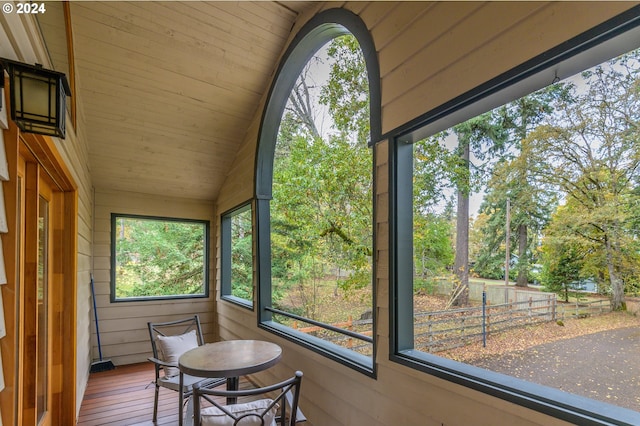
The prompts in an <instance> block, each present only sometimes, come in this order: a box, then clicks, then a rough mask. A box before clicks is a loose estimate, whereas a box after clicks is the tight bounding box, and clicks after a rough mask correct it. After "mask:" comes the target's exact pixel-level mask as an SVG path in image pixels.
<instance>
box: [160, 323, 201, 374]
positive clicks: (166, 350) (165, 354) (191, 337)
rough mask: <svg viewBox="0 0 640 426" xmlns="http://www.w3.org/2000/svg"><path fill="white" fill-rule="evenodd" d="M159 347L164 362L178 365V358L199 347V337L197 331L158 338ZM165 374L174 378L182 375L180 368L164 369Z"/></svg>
mask: <svg viewBox="0 0 640 426" xmlns="http://www.w3.org/2000/svg"><path fill="white" fill-rule="evenodd" d="M158 346H159V347H160V352H162V360H163V361H165V362H170V363H173V364H175V365H178V358H180V355H182V354H183V353H185V352H186V351H188V350H190V349H193V348H197V347H198V336H197V335H196V331H195V330H191V331H190V332H188V333H185V334H179V335H177V336H158ZM164 374H165V375H166V376H167V377H173V376H177V375H178V374H180V370H178V367H164Z"/></svg>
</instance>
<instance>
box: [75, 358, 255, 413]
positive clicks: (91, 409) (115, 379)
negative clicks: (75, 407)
mask: <svg viewBox="0 0 640 426" xmlns="http://www.w3.org/2000/svg"><path fill="white" fill-rule="evenodd" d="M153 378H154V372H153V364H151V363H141V364H131V365H124V366H118V367H116V368H115V369H114V370H111V371H102V372H99V373H91V375H90V376H89V383H88V384H87V390H86V391H85V394H84V399H83V401H82V405H81V407H80V415H79V416H78V423H77V424H78V425H79V426H98V425H110V426H132V425H141V426H151V425H153V424H154V423H153V422H152V421H151V419H152V418H153V393H154V386H153V384H151V382H152V381H153ZM248 386H251V384H250V383H249V381H248V380H247V379H246V378H242V379H241V380H240V387H241V388H244V387H248ZM177 424H178V393H177V392H174V391H171V390H168V389H162V388H160V399H159V402H158V422H157V423H156V425H177Z"/></svg>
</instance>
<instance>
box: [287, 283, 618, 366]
mask: <svg viewBox="0 0 640 426" xmlns="http://www.w3.org/2000/svg"><path fill="white" fill-rule="evenodd" d="M610 310H611V304H610V302H609V300H604V299H603V300H596V301H593V302H579V303H558V301H557V299H556V295H555V294H551V293H538V297H537V298H536V299H534V298H533V297H529V299H528V300H520V301H515V302H509V303H499V304H492V303H490V302H489V301H487V300H486V298H485V303H484V305H483V306H476V307H470V308H460V309H448V310H444V311H430V312H418V313H415V314H414V342H415V348H416V349H418V350H422V351H425V352H432V353H434V352H440V351H444V350H448V349H453V348H456V347H460V346H464V345H468V344H470V343H475V342H478V341H480V342H482V341H486V339H488V338H489V337H490V336H491V335H492V334H496V333H500V332H504V331H507V330H510V329H513V328H516V327H525V326H527V325H532V324H537V323H543V322H550V321H558V320H566V319H570V318H583V317H587V316H591V315H598V314H603V313H606V312H609V311H610ZM372 323H373V320H371V319H364V320H353V319H352V318H351V317H349V319H348V320H347V321H344V322H340V323H334V324H329V325H330V326H331V327H334V328H340V329H344V330H349V331H354V332H356V333H358V334H360V335H362V336H368V337H371V336H372ZM292 328H294V329H296V330H297V331H300V332H303V333H309V334H313V335H315V336H317V337H320V338H323V339H324V340H327V341H330V342H332V343H335V344H337V345H340V346H343V347H346V348H349V349H351V350H355V351H358V352H361V353H365V354H368V355H370V354H371V353H372V349H373V347H372V344H371V343H370V342H364V341H362V339H358V338H357V337H355V338H354V337H352V336H349V335H344V334H342V335H341V334H340V333H338V332H335V331H331V330H328V329H327V328H326V327H323V326H320V325H311V326H304V327H300V324H299V323H298V321H294V322H293V324H292Z"/></svg>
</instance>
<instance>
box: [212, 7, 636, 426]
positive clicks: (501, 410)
mask: <svg viewBox="0 0 640 426" xmlns="http://www.w3.org/2000/svg"><path fill="white" fill-rule="evenodd" d="M633 5H634V4H632V3H614V2H584V3H582V2H561V3H546V2H488V3H483V2H450V3H444V2H433V3H426V2H370V3H364V2H353V3H344V4H342V3H341V4H337V3H325V4H319V5H318V7H317V8H316V10H314V11H313V12H314V13H315V12H318V11H321V10H323V9H326V8H331V7H340V6H341V7H345V8H347V9H349V10H352V11H353V12H355V13H357V14H359V15H360V16H361V18H362V19H363V20H364V21H365V23H366V25H367V26H368V28H369V30H370V31H371V33H372V35H373V39H374V42H375V45H376V50H377V51H378V56H379V60H380V67H381V78H382V81H381V84H382V130H383V133H386V132H390V131H392V130H393V129H395V128H397V127H399V126H401V125H403V124H404V123H407V122H409V121H410V120H412V119H414V118H416V117H419V116H420V115H422V114H424V113H426V112H428V111H430V110H432V109H433V108H435V107H437V106H439V105H441V104H443V103H445V102H447V101H449V100H451V99H453V98H455V97H456V96H458V95H460V94H462V93H465V92H466V91H468V90H471V89H473V88H474V87H476V86H478V85H480V84H481V83H483V82H486V81H488V80H490V79H492V78H494V77H496V76H498V75H500V74H502V73H503V72H505V71H508V70H509V69H511V68H513V67H515V66H517V65H519V64H521V63H523V62H525V61H526V60H528V59H530V58H532V57H534V56H536V55H538V54H540V53H542V52H544V51H546V50H548V49H550V48H552V47H554V46H556V45H558V44H560V43H561V42H563V41H565V40H567V39H569V38H571V37H573V36H575V35H578V34H580V33H581V32H583V31H586V30H587V29H589V28H591V27H593V26H595V25H597V24H599V23H601V22H603V21H604V20H606V19H608V18H610V17H612V16H615V15H616V14H618V13H620V12H622V11H624V10H626V9H628V8H629V7H631V6H633ZM309 17H310V16H304V17H302V18H301V19H300V20H299V22H298V23H296V25H295V26H294V29H293V31H292V36H293V34H295V32H296V31H297V30H298V29H299V28H300V27H301V26H302V25H303V24H304V22H305V21H306V20H307V19H308V18H309ZM263 102H264V100H263ZM262 107H263V105H262V106H261V107H260V108H258V112H257V117H256V120H257V121H259V118H260V115H261V113H262ZM257 132H258V129H257V126H252V128H251V129H250V130H249V131H248V133H247V135H246V138H245V141H244V146H243V148H242V149H241V150H240V152H239V155H238V157H237V158H236V161H235V165H234V167H233V169H232V171H231V173H230V174H229V176H228V177H227V180H226V183H225V185H224V187H223V188H222V190H221V192H220V196H219V199H218V211H219V212H222V211H225V210H227V209H229V208H231V207H233V206H235V205H237V204H238V203H240V202H241V201H244V200H247V199H249V198H250V197H251V196H252V194H253V192H252V191H253V184H254V175H253V164H254V155H255V150H256V146H255V144H256V140H257V135H258V133H257ZM375 149H376V150H377V153H376V155H377V157H376V158H377V163H376V167H375V170H376V172H375V180H376V194H375V203H376V212H377V217H376V223H375V230H376V245H377V253H376V255H375V259H376V268H377V269H376V282H375V285H376V292H377V306H376V307H375V308H376V314H377V321H378V328H377V333H378V334H377V336H376V341H377V363H378V377H377V379H372V378H370V377H367V376H364V375H362V374H359V373H357V372H355V371H353V370H351V369H349V368H347V367H344V366H342V365H340V364H337V363H335V362H333V361H331V360H329V359H327V358H324V357H322V356H320V355H318V354H315V353H313V352H311V351H309V350H306V349H304V348H301V347H300V346H297V345H295V344H292V343H290V342H288V341H286V340H283V339H279V338H277V337H275V336H273V335H270V334H267V333H265V332H264V331H262V330H260V329H258V328H257V326H256V314H255V312H250V311H247V310H246V309H242V308H239V307H237V306H233V305H232V304H230V303H227V302H224V301H220V300H219V294H218V315H219V316H218V321H219V327H220V335H221V338H223V339H233V338H260V337H262V338H265V339H269V340H275V341H277V342H278V343H279V344H281V345H282V346H283V348H284V358H283V362H281V363H280V364H278V365H277V366H276V367H275V368H274V369H272V371H271V372H270V373H269V374H270V375H273V376H279V377H284V376H286V375H287V374H289V373H290V372H291V371H293V370H296V369H301V370H303V371H304V372H305V378H304V385H303V392H302V395H303V396H302V401H301V406H302V409H303V410H304V412H305V414H306V416H307V417H308V418H309V422H310V424H314V425H318V426H321V425H329V424H330V425H333V426H338V425H350V426H357V425H363V426H365V425H366V426H375V425H379V426H382V425H400V424H402V425H433V426H441V425H471V424H473V425H475V426H482V425H487V426H489V425H493V424H496V422H498V423H500V424H510V425H515V424H517V425H541V424H544V425H562V424H566V423H564V422H562V421H559V420H557V419H554V418H549V417H547V416H545V415H543V414H541V413H538V412H534V411H530V410H527V409H525V408H522V407H519V406H517V405H514V404H511V403H508V402H505V401H503V400H500V399H496V398H493V397H491V396H488V395H485V394H482V393H479V392H476V391H473V390H471V389H469V388H466V387H462V386H458V385H455V384H453V383H451V382H448V381H444V380H441V379H438V378H435V377H433V376H430V375H428V374H425V373H421V372H418V371H416V370H413V369H410V368H407V367H404V366H401V365H398V364H395V363H393V362H390V361H389V359H388V358H389V344H388V338H389V320H388V318H389V309H388V304H389V291H388V289H389V279H388V276H389V251H388V247H389V227H388V203H389V188H388V173H389V163H388V150H389V144H388V142H387V141H382V142H381V143H378V144H377V145H376V147H375ZM218 237H219V235H218ZM216 288H217V290H218V291H219V286H217V287H216ZM264 374H265V379H267V377H266V373H264ZM268 379H273V377H268ZM497 419H499V420H497Z"/></svg>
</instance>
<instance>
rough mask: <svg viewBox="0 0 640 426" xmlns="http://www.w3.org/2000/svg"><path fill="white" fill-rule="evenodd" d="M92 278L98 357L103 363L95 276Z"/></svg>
mask: <svg viewBox="0 0 640 426" xmlns="http://www.w3.org/2000/svg"><path fill="white" fill-rule="evenodd" d="M90 276H91V298H92V299H93V316H94V318H95V320H96V337H97V338H98V355H99V356H100V361H102V347H101V345H100V327H98V310H97V309H96V289H95V287H94V285H93V274H91V275H90Z"/></svg>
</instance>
